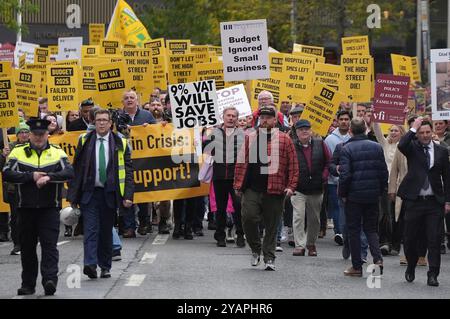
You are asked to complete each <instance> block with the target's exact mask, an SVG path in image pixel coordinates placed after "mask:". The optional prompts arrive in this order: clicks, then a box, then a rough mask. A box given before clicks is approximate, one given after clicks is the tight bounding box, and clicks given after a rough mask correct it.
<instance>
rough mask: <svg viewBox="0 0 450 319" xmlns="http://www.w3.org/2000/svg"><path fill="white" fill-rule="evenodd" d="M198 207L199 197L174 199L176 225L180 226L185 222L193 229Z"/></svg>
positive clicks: (187, 226) (186, 225)
mask: <svg viewBox="0 0 450 319" xmlns="http://www.w3.org/2000/svg"><path fill="white" fill-rule="evenodd" d="M196 209H197V197H192V198H187V199H177V200H174V201H173V219H174V223H175V227H179V226H180V225H182V224H185V227H186V228H188V229H189V230H191V229H192V223H193V222H194V215H195V212H196Z"/></svg>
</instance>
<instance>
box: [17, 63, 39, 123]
mask: <svg viewBox="0 0 450 319" xmlns="http://www.w3.org/2000/svg"><path fill="white" fill-rule="evenodd" d="M14 80H15V84H16V96H17V107H18V108H21V109H22V110H23V111H24V112H25V114H26V115H27V116H28V117H37V116H38V115H39V102H38V99H39V93H40V90H41V86H40V80H41V73H40V72H36V71H28V70H15V72H14Z"/></svg>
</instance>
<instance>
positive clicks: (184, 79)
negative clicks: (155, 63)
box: [167, 54, 197, 84]
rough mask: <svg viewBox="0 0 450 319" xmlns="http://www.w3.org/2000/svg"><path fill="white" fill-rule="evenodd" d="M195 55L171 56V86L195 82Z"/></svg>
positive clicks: (169, 65) (169, 76)
mask: <svg viewBox="0 0 450 319" xmlns="http://www.w3.org/2000/svg"><path fill="white" fill-rule="evenodd" d="M194 60H195V54H177V55H169V59H168V61H167V62H168V63H167V64H168V80H169V84H177V83H188V82H195V79H196V78H197V73H196V72H195V61H194Z"/></svg>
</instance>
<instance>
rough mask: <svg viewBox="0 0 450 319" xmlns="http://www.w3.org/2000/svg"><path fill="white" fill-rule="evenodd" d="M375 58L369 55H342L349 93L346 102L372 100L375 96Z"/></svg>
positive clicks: (346, 86) (345, 90)
mask: <svg viewBox="0 0 450 319" xmlns="http://www.w3.org/2000/svg"><path fill="white" fill-rule="evenodd" d="M372 60H373V58H372V57H371V56H369V55H366V56H364V55H360V56H353V55H347V56H345V55H342V56H341V65H342V67H343V69H344V70H343V71H344V79H343V84H344V86H343V87H344V89H343V92H345V94H347V98H346V100H344V102H348V101H350V102H370V100H371V98H372V97H373V95H372V93H373V88H372V85H373V79H372V76H373V71H372V68H373V62H372Z"/></svg>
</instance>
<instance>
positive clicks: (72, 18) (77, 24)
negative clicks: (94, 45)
mask: <svg viewBox="0 0 450 319" xmlns="http://www.w3.org/2000/svg"><path fill="white" fill-rule="evenodd" d="M66 13H68V14H69V16H68V17H67V20H66V25H67V27H68V28H69V29H80V28H81V8H80V6H79V5H78V4H69V5H68V6H67V9H66Z"/></svg>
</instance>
